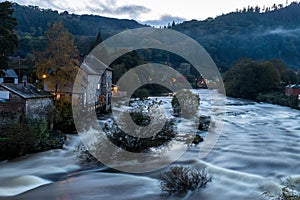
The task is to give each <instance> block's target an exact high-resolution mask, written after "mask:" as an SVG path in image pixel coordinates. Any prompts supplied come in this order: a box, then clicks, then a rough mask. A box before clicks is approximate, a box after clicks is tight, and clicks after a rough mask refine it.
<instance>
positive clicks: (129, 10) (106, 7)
mask: <svg viewBox="0 0 300 200" xmlns="http://www.w3.org/2000/svg"><path fill="white" fill-rule="evenodd" d="M86 10H87V11H89V12H91V13H95V14H99V15H101V14H109V15H112V16H114V15H116V16H117V15H123V16H124V15H127V16H129V17H130V18H138V17H139V16H140V15H141V14H144V13H148V12H150V11H151V9H149V8H147V7H144V6H139V5H126V6H120V7H118V6H116V5H115V4H103V3H101V4H98V5H97V6H96V5H93V6H86Z"/></svg>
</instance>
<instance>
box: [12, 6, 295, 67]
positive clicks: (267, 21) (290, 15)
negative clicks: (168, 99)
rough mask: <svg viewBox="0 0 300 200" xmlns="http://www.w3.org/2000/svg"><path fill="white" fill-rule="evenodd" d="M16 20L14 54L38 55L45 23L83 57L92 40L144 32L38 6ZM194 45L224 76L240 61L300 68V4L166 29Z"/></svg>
mask: <svg viewBox="0 0 300 200" xmlns="http://www.w3.org/2000/svg"><path fill="white" fill-rule="evenodd" d="M13 7H14V10H15V13H14V16H15V18H16V19H17V22H18V26H17V27H16V29H17V33H18V36H19V38H20V41H19V48H18V51H17V53H16V55H19V56H21V57H25V56H26V55H28V54H30V53H32V52H34V51H40V50H42V49H43V48H44V46H45V41H44V37H43V34H44V32H45V31H46V30H47V28H48V24H49V23H53V22H55V21H62V23H63V25H64V27H66V28H67V29H68V31H69V32H71V33H72V34H73V35H74V36H75V41H76V45H77V47H78V49H79V51H80V52H81V53H88V51H89V49H90V47H91V44H92V42H93V41H94V40H95V37H96V35H97V34H98V32H99V31H101V34H102V38H103V39H105V38H107V37H108V36H111V35H113V34H116V33H118V32H121V31H123V30H126V29H132V28H138V27H143V25H141V24H139V23H137V22H136V21H134V20H126V19H125V20H120V19H112V18H106V17H100V16H93V15H76V14H69V13H68V12H66V11H65V12H63V13H58V12H57V11H53V10H50V9H41V8H39V7H36V6H20V5H17V4H14V6H13ZM168 28H171V29H174V30H177V31H180V32H182V33H184V34H187V35H189V36H191V37H192V38H194V39H195V40H197V41H198V42H199V43H200V44H201V45H203V47H204V48H205V49H206V50H207V51H208V52H209V53H210V55H211V56H212V58H213V59H214V61H215V62H216V64H217V65H218V66H219V67H220V68H222V70H223V71H226V70H227V69H228V68H230V67H231V66H233V65H234V64H235V63H236V62H237V61H238V60H239V59H241V58H251V59H254V60H269V59H272V58H277V59H282V60H283V61H285V63H286V64H287V66H288V67H292V68H294V69H299V68H300V3H291V4H290V5H288V6H285V7H284V6H283V5H274V6H273V7H272V8H259V7H255V8H253V7H248V8H244V9H242V10H237V11H235V12H232V13H229V14H224V15H222V16H218V17H216V18H214V19H213V18H208V19H206V20H204V21H197V20H192V21H186V22H183V23H181V24H177V25H174V24H173V25H172V26H171V27H168Z"/></svg>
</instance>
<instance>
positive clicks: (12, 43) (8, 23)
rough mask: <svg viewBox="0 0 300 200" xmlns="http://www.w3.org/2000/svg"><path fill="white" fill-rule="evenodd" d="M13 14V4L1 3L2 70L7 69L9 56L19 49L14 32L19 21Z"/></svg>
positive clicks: (0, 59)
mask: <svg viewBox="0 0 300 200" xmlns="http://www.w3.org/2000/svg"><path fill="white" fill-rule="evenodd" d="M13 13H14V10H13V8H12V3H11V2H8V1H5V2H2V3H0V69H5V68H7V65H8V64H7V63H8V56H10V55H12V54H13V53H14V52H15V49H16V48H17V47H18V37H17V35H16V33H15V32H14V30H13V29H14V27H15V26H16V25H17V21H16V19H15V18H14V17H13Z"/></svg>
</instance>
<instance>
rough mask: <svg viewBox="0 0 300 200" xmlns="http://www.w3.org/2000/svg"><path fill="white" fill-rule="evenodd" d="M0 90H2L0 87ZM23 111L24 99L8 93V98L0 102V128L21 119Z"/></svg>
mask: <svg viewBox="0 0 300 200" xmlns="http://www.w3.org/2000/svg"><path fill="white" fill-rule="evenodd" d="M0 90H4V89H2V88H0ZM24 113H25V99H23V98H21V97H20V96H18V95H15V94H13V93H11V92H10V93H9V100H7V101H6V102H0V129H3V128H5V127H7V125H9V124H13V123H15V122H17V121H20V120H22V118H23V117H24Z"/></svg>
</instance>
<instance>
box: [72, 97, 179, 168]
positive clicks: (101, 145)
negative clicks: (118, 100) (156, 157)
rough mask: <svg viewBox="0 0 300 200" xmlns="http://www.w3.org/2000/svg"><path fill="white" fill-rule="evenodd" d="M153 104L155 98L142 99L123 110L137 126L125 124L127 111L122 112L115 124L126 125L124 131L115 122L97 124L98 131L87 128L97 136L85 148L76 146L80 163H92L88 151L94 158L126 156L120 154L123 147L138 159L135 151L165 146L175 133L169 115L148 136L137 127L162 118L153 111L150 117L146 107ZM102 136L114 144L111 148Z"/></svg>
mask: <svg viewBox="0 0 300 200" xmlns="http://www.w3.org/2000/svg"><path fill="white" fill-rule="evenodd" d="M141 102H142V101H139V103H141ZM157 104H159V102H153V103H152V104H150V105H146V103H145V102H144V104H143V106H141V105H138V106H137V107H134V108H132V109H131V110H130V111H127V112H128V113H127V114H129V115H130V116H131V118H132V120H133V121H134V122H135V123H136V124H137V125H139V126H141V127H137V128H135V129H133V128H132V127H130V126H129V125H128V120H129V119H128V117H127V116H128V115H125V114H124V113H123V114H121V115H120V116H119V119H120V120H119V124H121V126H122V128H123V127H125V128H126V132H124V131H123V130H122V129H121V128H120V127H119V126H118V124H117V123H116V122H112V123H104V124H101V126H102V130H103V131H104V133H105V134H102V133H99V132H98V131H97V130H89V131H91V132H93V133H92V134H91V135H97V137H96V140H95V141H94V142H93V143H92V144H91V145H90V146H89V148H88V150H89V151H87V150H86V149H84V148H82V147H80V148H78V150H79V155H78V156H77V157H78V158H79V160H80V162H81V163H82V164H84V162H85V163H86V164H89V163H90V164H94V163H95V162H94V161H95V160H94V158H93V157H92V156H91V154H92V155H93V156H95V157H96V158H101V159H103V160H114V161H120V160H124V159H126V158H125V157H124V150H125V151H128V152H134V153H136V154H135V155H137V159H139V158H140V157H139V155H142V154H139V153H146V152H150V151H153V150H154V149H155V151H156V152H158V151H159V150H160V148H162V147H164V146H167V145H168V144H169V143H170V142H171V141H172V139H174V138H175V136H176V131H175V127H174V121H173V119H167V120H166V122H165V124H163V127H162V129H161V130H159V131H158V132H157V133H156V134H155V135H153V136H150V137H147V135H143V134H147V133H143V132H140V130H139V129H141V128H143V127H145V126H147V125H148V123H149V122H150V121H151V122H152V123H153V124H154V126H155V124H156V123H160V122H161V120H162V118H161V116H160V115H159V114H157V116H155V117H154V118H150V115H151V113H149V112H148V111H149V109H150V107H155V106H157ZM154 113H156V112H154ZM160 125H161V124H160ZM126 126H129V127H126ZM130 131H135V136H133V134H132V133H130ZM127 132H128V133H127ZM106 139H109V140H110V142H111V143H113V144H114V147H117V148H112V147H111V145H109V144H110V143H109V144H108V142H107V140H106ZM141 159H143V158H141Z"/></svg>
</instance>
